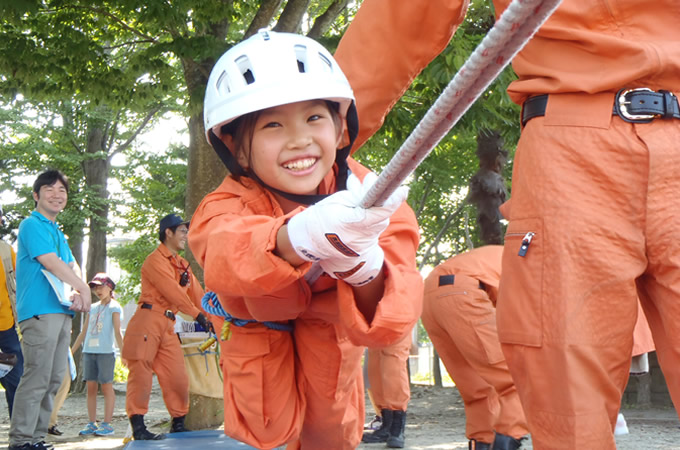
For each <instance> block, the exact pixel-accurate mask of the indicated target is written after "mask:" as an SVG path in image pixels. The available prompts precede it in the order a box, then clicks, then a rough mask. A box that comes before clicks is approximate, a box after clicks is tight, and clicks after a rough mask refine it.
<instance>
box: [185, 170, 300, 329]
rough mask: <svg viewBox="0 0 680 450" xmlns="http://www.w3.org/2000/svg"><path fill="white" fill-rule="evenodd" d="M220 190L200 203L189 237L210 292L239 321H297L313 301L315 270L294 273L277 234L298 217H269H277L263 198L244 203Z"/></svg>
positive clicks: (254, 198)
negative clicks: (310, 276) (309, 274)
mask: <svg viewBox="0 0 680 450" xmlns="http://www.w3.org/2000/svg"><path fill="white" fill-rule="evenodd" d="M227 183H229V181H228V180H227ZM234 183H235V182H234ZM220 189H221V188H218V191H215V192H213V193H211V194H209V195H208V196H206V198H205V199H204V200H203V202H201V205H200V206H199V207H198V209H197V210H196V211H195V212H194V215H193V217H192V219H191V229H190V232H189V243H190V245H191V250H192V252H193V254H194V256H195V257H196V260H197V261H198V262H199V264H201V266H202V267H203V269H204V277H205V285H206V287H207V288H208V289H209V290H211V291H213V292H215V293H216V294H217V297H218V299H219V301H220V304H221V305H222V306H223V307H224V309H225V310H227V311H229V312H230V313H231V314H232V315H234V316H235V317H238V318H240V319H255V320H258V321H270V320H271V321H274V320H279V321H280V320H289V319H295V318H296V317H298V316H299V315H300V313H302V312H303V311H304V310H305V309H306V307H307V305H308V304H309V301H310V299H311V291H310V289H309V286H308V285H307V283H306V281H305V280H304V274H305V272H306V271H307V270H308V269H309V267H310V266H311V264H309V263H308V264H303V265H302V266H300V267H297V268H296V267H293V266H291V265H290V264H289V263H288V262H287V261H285V260H283V259H281V258H279V257H278V256H277V255H276V254H274V249H275V247H276V233H277V232H278V230H279V228H281V226H282V225H283V223H284V222H285V220H286V219H287V218H288V217H289V216H290V215H292V214H295V213H296V212H297V211H294V212H292V213H291V214H289V215H286V216H283V215H281V216H279V217H271V216H270V214H271V215H274V213H273V210H271V209H270V210H269V211H267V205H270V202H269V200H268V198H267V197H266V194H264V193H263V192H261V195H260V196H259V197H253V198H243V197H237V196H235V195H230V194H229V193H228V192H224V191H220Z"/></svg>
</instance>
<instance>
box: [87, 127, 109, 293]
mask: <svg viewBox="0 0 680 450" xmlns="http://www.w3.org/2000/svg"><path fill="white" fill-rule="evenodd" d="M103 142H104V131H103V130H102V129H101V128H100V127H99V126H94V127H93V128H92V129H90V130H89V132H88V139H87V152H88V153H90V154H93V153H98V152H106V149H104V148H103ZM83 172H84V173H85V185H86V186H87V188H88V190H89V192H88V199H90V204H89V205H87V206H88V207H89V208H90V210H91V211H92V215H91V216H90V223H89V225H90V234H89V245H88V248H87V267H85V274H84V276H85V279H86V280H90V279H92V277H93V276H94V275H95V274H96V273H98V272H105V271H106V230H107V225H108V216H109V193H108V192H107V190H106V187H107V184H108V179H109V163H108V159H107V158H106V157H104V158H97V159H87V160H85V161H84V162H83Z"/></svg>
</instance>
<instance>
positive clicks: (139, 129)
mask: <svg viewBox="0 0 680 450" xmlns="http://www.w3.org/2000/svg"><path fill="white" fill-rule="evenodd" d="M160 110H161V105H158V106H156V107H155V108H153V109H152V110H151V111H149V112H148V113H147V115H146V117H144V120H143V121H142V123H140V124H139V126H138V127H137V129H136V130H134V131H133V132H132V134H131V135H130V137H129V138H128V139H127V140H126V141H125V142H123V143H122V144H120V145H119V146H118V147H117V148H116V149H115V150H114V151H113V152H111V154H110V155H109V156H108V157H107V158H106V159H107V161H108V162H110V161H111V158H113V156H114V155H116V154H118V153H120V152H122V151H123V150H125V149H126V148H128V147H129V146H130V144H132V142H133V141H134V140H135V139H136V138H137V136H138V135H139V133H141V132H142V130H143V129H144V128H145V127H146V125H147V124H148V123H149V121H150V120H151V119H153V117H154V116H155V115H156V113H157V112H158V111H160Z"/></svg>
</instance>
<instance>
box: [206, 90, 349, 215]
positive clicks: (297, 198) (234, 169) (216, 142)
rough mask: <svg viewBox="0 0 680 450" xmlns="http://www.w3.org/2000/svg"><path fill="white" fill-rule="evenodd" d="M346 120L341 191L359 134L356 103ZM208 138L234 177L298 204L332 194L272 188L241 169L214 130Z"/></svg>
mask: <svg viewBox="0 0 680 450" xmlns="http://www.w3.org/2000/svg"><path fill="white" fill-rule="evenodd" d="M346 120H347V130H348V134H349V144H348V145H347V146H345V147H343V148H341V149H339V150H338V151H337V152H336V154H335V163H336V165H337V167H338V172H337V174H336V185H337V187H338V190H339V191H344V190H345V189H347V177H348V176H349V172H350V171H349V167H348V166H347V158H348V157H349V152H350V150H351V148H352V145H353V144H354V141H355V140H356V138H357V134H358V133H359V119H358V117H357V109H356V106H354V102H352V104H351V105H350V107H349V108H348V110H347V119H346ZM208 136H209V139H210V143H211V144H212V147H213V148H214V149H215V152H216V153H217V156H219V157H220V159H221V160H222V162H223V163H224V165H225V166H227V169H228V170H229V172H231V174H232V175H234V176H235V177H248V178H252V179H253V180H255V181H257V182H258V183H259V184H260V185H262V186H263V187H264V188H265V189H267V190H269V191H271V192H274V193H276V194H278V195H280V196H281V197H283V198H285V199H288V200H290V201H293V202H296V203H300V204H302V205H313V204H314V203H317V202H319V201H321V200H323V199H324V198H326V197H328V196H329V195H330V194H313V195H300V194H291V193H290V192H284V191H282V190H280V189H276V188H274V187H271V186H269V185H268V184H267V183H265V182H264V181H262V180H261V179H260V177H258V176H257V174H256V173H255V172H253V171H247V170H245V169H244V168H243V167H241V165H240V164H239V163H238V161H236V158H235V157H234V155H233V154H232V153H231V151H230V150H229V148H227V146H226V145H225V144H224V142H222V140H221V139H220V138H218V137H217V136H216V135H215V133H213V131H212V130H210V131H209V132H208Z"/></svg>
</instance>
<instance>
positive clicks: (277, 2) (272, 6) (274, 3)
mask: <svg viewBox="0 0 680 450" xmlns="http://www.w3.org/2000/svg"><path fill="white" fill-rule="evenodd" d="M282 2H283V0H262V1H261V2H260V8H259V9H258V10H257V13H256V14H255V17H254V18H253V21H252V22H250V26H248V29H247V30H246V34H245V35H244V36H243V39H248V38H249V37H250V36H252V35H254V34H255V33H257V31H258V30H259V29H260V28H267V27H268V26H269V24H270V23H271V22H272V20H273V19H274V16H275V15H276V13H277V12H278V11H279V8H280V7H281V3H282Z"/></svg>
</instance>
